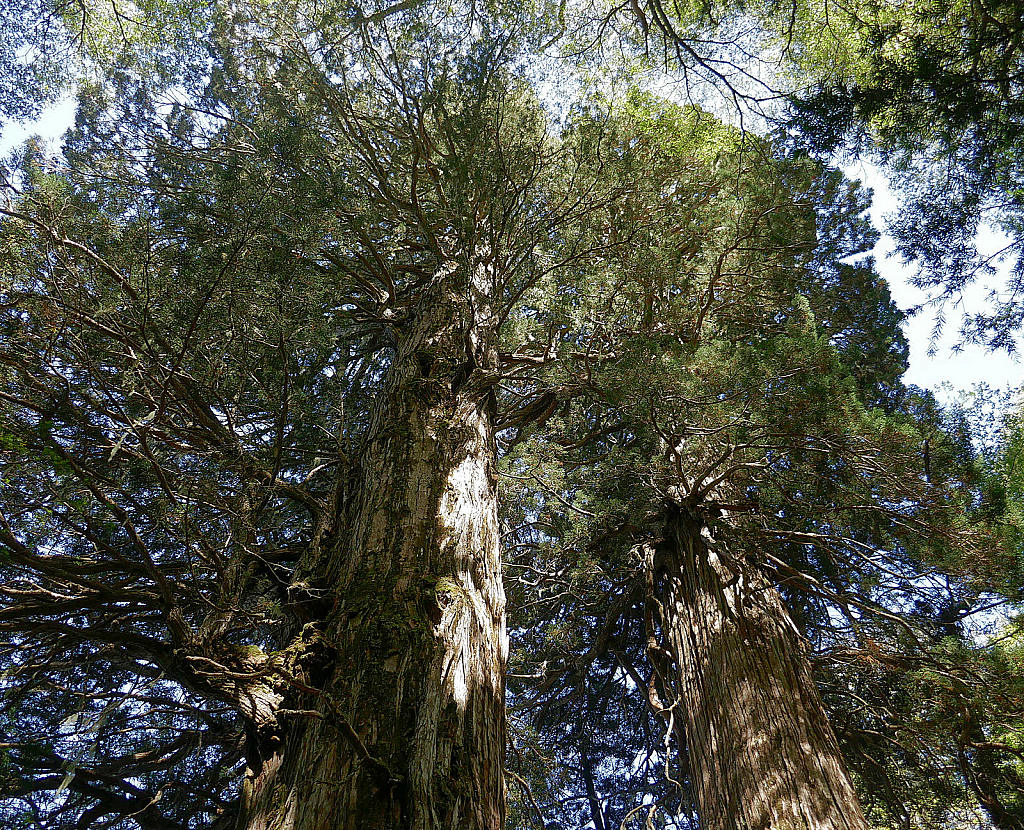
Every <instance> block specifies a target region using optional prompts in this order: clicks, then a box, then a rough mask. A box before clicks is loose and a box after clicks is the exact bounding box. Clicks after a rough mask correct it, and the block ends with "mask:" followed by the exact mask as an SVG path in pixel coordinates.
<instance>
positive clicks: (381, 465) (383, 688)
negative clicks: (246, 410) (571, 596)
mask: <svg viewBox="0 0 1024 830" xmlns="http://www.w3.org/2000/svg"><path fill="white" fill-rule="evenodd" d="M455 276H457V274H456V271H455V269H454V266H452V268H451V269H450V270H449V271H448V272H447V273H442V274H441V275H440V276H439V278H438V279H437V280H436V281H435V285H434V287H433V288H432V289H430V290H429V293H428V294H427V295H426V296H424V298H423V300H422V301H421V302H420V303H418V304H417V306H416V307H415V308H414V309H412V311H411V313H410V316H409V318H408V320H407V321H405V322H404V323H402V324H401V325H398V326H397V327H396V339H397V348H396V354H395V357H394V361H393V364H392V365H391V367H390V369H389V375H388V378H387V379H386V382H385V384H384V388H383V390H382V393H381V395H380V397H379V398H378V400H377V401H376V405H375V409H374V411H373V413H372V416H371V421H370V425H369V427H368V432H367V437H366V441H365V443H364V448H363V452H362V455H361V458H359V459H358V464H357V466H355V468H354V469H353V470H352V471H351V474H350V479H349V482H348V485H347V495H346V498H345V504H344V505H343V506H342V508H341V512H342V518H341V520H340V523H339V524H340V527H341V528H343V529H344V531H343V532H344V534H345V538H341V539H339V540H338V541H337V544H336V548H335V549H334V551H333V555H332V556H331V557H330V560H329V562H327V563H326V565H325V566H324V567H323V569H322V570H321V572H320V575H319V577H318V579H317V582H318V583H319V584H320V585H321V586H324V587H325V588H326V589H327V590H328V591H329V593H330V596H332V597H335V600H334V607H333V608H332V609H331V610H330V611H329V612H328V613H327V614H326V619H325V620H324V621H323V623H321V624H318V623H316V622H314V623H310V624H307V626H306V628H305V629H304V636H305V637H306V639H307V640H309V643H310V653H311V654H312V653H314V652H315V650H316V649H314V648H312V646H313V644H314V643H315V644H316V646H317V647H318V648H319V649H320V652H321V654H328V655H329V656H330V665H331V669H330V672H329V676H327V677H326V678H322V679H320V680H319V681H318V680H317V678H316V677H313V676H312V675H315V673H316V672H315V670H314V669H310V670H309V671H308V672H305V673H304V674H303V677H304V678H305V680H304V682H305V683H308V684H309V685H310V686H317V687H321V686H322V688H323V692H322V693H321V694H320V695H319V696H317V697H314V696H308V697H307V698H306V699H305V700H306V705H308V706H310V707H315V709H316V712H315V714H310V715H309V716H302V715H297V714H296V715H291V716H289V715H287V714H284V715H279V716H278V722H279V723H281V724H283V726H282V729H281V732H280V735H279V736H272V737H271V740H269V741H267V740H264V741H263V744H264V746H263V747H262V748H260V745H259V741H258V740H255V741H251V743H255V745H256V746H257V748H258V749H259V751H258V753H257V755H258V756H259V757H258V758H256V759H254V762H250V772H249V776H248V777H247V780H246V783H245V792H244V793H243V809H242V815H241V816H240V819H239V825H238V826H239V827H240V828H244V830H328V828H330V830H340V829H341V828H353V829H354V828H359V830H370V828H416V830H432V828H442V827H443V828H445V829H446V830H448V828H459V830H478V829H479V830H500V828H501V827H502V825H503V823H504V781H503V770H504V751H505V723H504V671H505V660H506V656H507V638H506V633H505V628H504V625H505V623H504V609H505V598H504V592H503V589H502V583H501V562H500V556H499V548H498V544H499V535H498V517H497V505H496V499H495V482H494V469H493V462H494V453H495V446H494V440H493V427H492V412H491V407H492V400H493V396H492V394H491V392H490V384H491V383H492V379H493V377H494V372H495V369H496V368H497V367H496V361H497V352H496V349H495V347H494V344H493V337H494V331H493V323H492V316H491V312H490V310H489V305H488V303H487V302H486V298H487V296H488V293H489V292H488V291H487V286H486V285H484V284H482V282H481V281H482V280H483V279H484V278H485V277H486V275H485V274H483V272H482V269H480V271H479V272H478V273H476V274H475V276H474V279H473V281H472V284H470V285H466V286H464V287H463V289H462V291H461V292H460V293H459V295H456V294H455V293H453V291H452V290H451V286H452V284H454V283H455ZM467 282H468V281H467ZM313 662H315V661H313ZM298 665H299V667H300V668H299V669H298V670H297V671H298V672H299V673H303V671H304V669H303V668H302V658H301V656H300V658H298ZM294 685H295V684H294V683H293V684H292V686H293V687H294ZM291 694H292V693H291V692H289V695H291ZM283 705H284V706H287V705H288V703H285V704H283Z"/></svg>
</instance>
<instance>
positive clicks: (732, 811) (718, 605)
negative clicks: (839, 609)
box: [655, 507, 867, 830]
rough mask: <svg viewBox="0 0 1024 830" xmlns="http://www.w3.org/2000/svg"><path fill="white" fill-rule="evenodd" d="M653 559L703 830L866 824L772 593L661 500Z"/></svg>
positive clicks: (799, 645) (693, 521)
mask: <svg viewBox="0 0 1024 830" xmlns="http://www.w3.org/2000/svg"><path fill="white" fill-rule="evenodd" d="M669 509H670V516H669V517H668V521H667V534H666V535H667V540H666V541H667V544H666V545H665V547H664V549H663V550H660V551H659V554H660V556H659V558H658V560H657V562H656V563H655V566H656V567H657V568H658V573H657V576H658V577H659V581H660V597H659V599H660V601H661V604H662V608H663V624H664V626H665V631H666V635H667V640H668V644H669V648H670V649H671V650H672V652H673V655H674V658H675V660H676V662H677V664H678V666H679V675H680V676H679V689H680V695H681V705H682V709H683V712H682V715H683V717H684V718H685V721H686V739H687V746H688V748H689V755H690V767H691V769H692V783H693V788H694V792H695V795H696V800H697V806H698V810H699V813H700V818H701V827H702V828H707V830H867V823H866V821H865V820H864V816H863V813H862V811H861V808H860V804H859V803H858V800H857V796H856V794H855V793H854V790H853V786H852V784H851V782H850V778H849V775H848V774H847V772H846V768H845V765H844V763H843V759H842V756H841V755H840V750H839V745H838V743H837V742H836V737H835V734H834V733H833V731H832V728H831V726H830V725H829V723H828V720H827V719H826V716H825V712H824V710H823V708H822V704H821V699H820V697H819V695H818V691H817V688H816V686H815V684H814V680H813V678H812V676H811V669H810V664H809V662H808V660H807V656H806V646H805V643H804V641H803V638H802V637H801V636H800V634H799V632H798V631H797V630H796V627H795V626H794V624H793V622H792V620H791V619H790V617H789V614H788V613H787V611H786V609H785V607H784V606H783V604H782V599H781V597H780V596H779V593H778V591H777V590H776V589H775V587H774V586H772V585H771V584H770V583H769V582H768V580H767V579H765V577H764V576H762V575H761V574H760V573H759V572H758V571H757V570H756V569H754V568H752V567H740V566H739V565H738V564H737V563H733V562H732V561H731V560H730V559H729V558H728V557H727V555H725V553H724V551H722V550H721V549H720V548H719V547H718V545H717V544H716V543H715V542H714V541H713V540H712V539H711V537H710V533H709V532H708V529H707V528H706V527H705V526H704V524H703V523H702V522H701V521H700V520H699V519H698V518H696V517H694V516H691V515H690V514H689V513H688V512H686V509H685V508H676V507H671V508H669Z"/></svg>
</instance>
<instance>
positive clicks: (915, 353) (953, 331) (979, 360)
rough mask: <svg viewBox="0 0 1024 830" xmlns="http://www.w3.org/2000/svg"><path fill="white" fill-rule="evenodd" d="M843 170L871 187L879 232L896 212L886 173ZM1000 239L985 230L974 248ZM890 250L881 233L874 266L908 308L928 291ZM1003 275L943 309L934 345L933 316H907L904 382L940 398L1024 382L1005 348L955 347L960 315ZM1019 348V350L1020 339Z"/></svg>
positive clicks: (856, 167) (976, 305)
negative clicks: (976, 388)
mask: <svg viewBox="0 0 1024 830" xmlns="http://www.w3.org/2000/svg"><path fill="white" fill-rule="evenodd" d="M843 170H844V172H845V173H846V176H847V177H848V178H851V179H859V180H860V181H861V182H863V183H864V184H865V185H867V186H868V187H870V188H871V189H872V191H873V193H874V199H873V202H872V207H871V219H872V223H873V224H874V226H875V227H876V228H878V229H879V230H883V231H884V228H885V218H886V217H887V216H888V215H890V214H892V213H895V212H896V210H897V209H898V206H899V203H898V201H897V198H896V196H895V195H894V194H893V192H892V190H891V189H890V188H889V185H888V182H887V181H886V179H885V176H884V175H883V174H882V172H881V171H880V170H879V169H878V168H877V167H875V166H874V165H871V164H867V163H865V162H858V163H856V164H853V165H851V166H848V167H845V168H843ZM1000 238H1001V237H1000V236H999V234H998V233H996V232H995V231H993V230H992V229H990V228H984V229H982V232H981V233H980V234H979V235H978V238H977V243H978V247H979V249H980V250H981V251H983V252H986V253H994V252H995V251H997V250H999V249H1000V248H1001V247H1003V244H1005V243H1001V242H1000ZM893 249H894V241H893V239H892V237H890V236H888V235H887V234H885V233H883V235H882V239H881V240H880V241H879V243H878V245H876V246H875V251H874V255H875V258H876V266H875V267H876V268H877V270H878V272H879V274H881V275H882V277H884V278H885V280H886V282H888V283H889V289H890V291H891V292H892V296H893V299H894V300H895V301H896V304H897V305H898V306H899V307H900V308H901V309H904V310H907V309H909V308H912V307H914V306H916V305H918V304H919V303H921V302H922V301H923V300H924V299H926V297H927V295H926V293H925V292H924V291H922V290H920V289H918V288H915V287H914V286H912V285H911V284H910V282H909V280H910V278H911V277H912V276H913V274H914V266H912V265H907V264H906V263H904V262H903V261H902V259H901V258H900V257H899V256H897V255H895V254H894V253H893ZM1003 279H1004V276H1003V274H1002V273H997V274H996V275H994V276H993V277H992V280H991V282H990V283H982V284H975V285H972V286H970V288H969V289H968V290H967V291H965V292H964V296H963V298H962V303H961V305H960V306H959V307H953V308H949V309H947V311H946V320H947V322H946V325H945V327H944V331H943V333H942V336H941V337H940V338H939V339H938V340H937V341H935V342H934V343H933V342H932V329H933V325H934V318H933V316H932V314H931V313H930V312H929V311H927V310H926V311H924V312H922V313H920V314H918V315H917V316H915V317H912V318H910V319H909V320H908V321H907V322H906V323H905V324H904V326H903V330H904V332H905V334H906V335H907V339H908V340H909V341H910V369H909V370H908V371H907V373H906V374H905V375H904V376H903V379H904V380H905V381H906V382H907V383H910V384H914V385H915V386H920V387H922V388H925V389H932V390H934V391H935V392H936V394H937V396H938V397H939V398H940V400H944V401H949V400H951V399H953V398H955V397H956V393H957V392H959V391H961V390H970V389H972V388H973V387H974V386H975V385H976V384H978V383H985V384H988V385H989V386H991V387H993V388H1001V389H1008V388H1016V387H1018V386H1020V385H1021V383H1022V381H1024V362H1021V359H1020V357H1013V356H1010V355H1007V354H1006V353H1005V352H989V351H987V350H986V349H984V348H983V347H981V346H972V345H964V346H963V347H962V348H961V349H960V350H959V351H958V350H956V348H955V347H956V346H957V343H958V340H959V331H960V321H961V319H962V318H963V315H964V313H965V312H976V311H980V310H981V309H982V308H984V306H985V298H986V296H987V294H988V290H989V288H990V287H996V286H998V284H999V281H1000V280H1003ZM1020 348H1021V350H1022V351H1024V343H1022V344H1021V347H1020ZM930 349H933V350H934V354H929V351H930Z"/></svg>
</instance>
